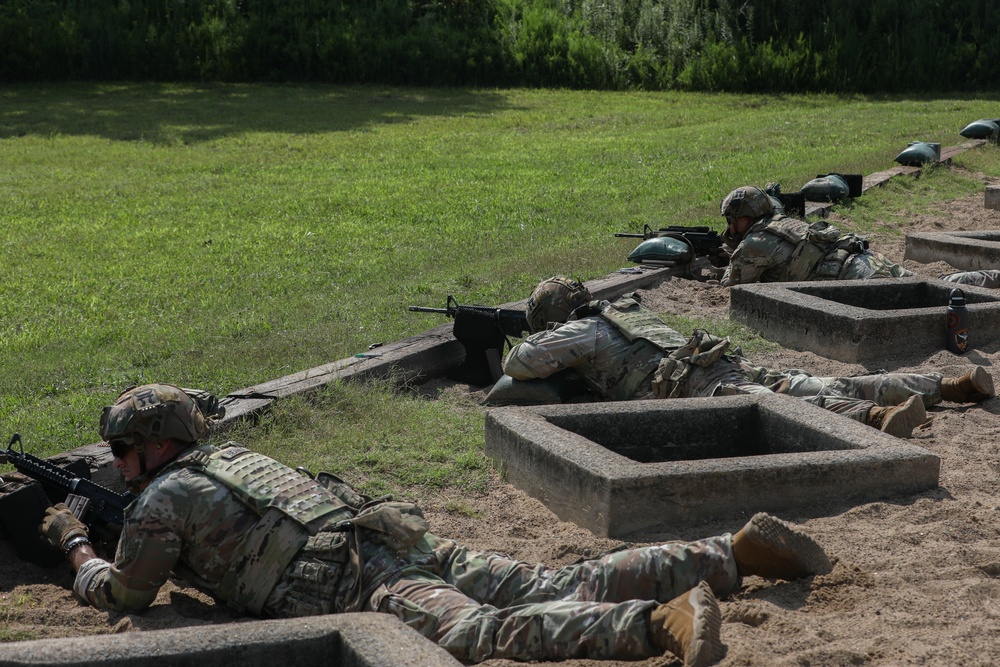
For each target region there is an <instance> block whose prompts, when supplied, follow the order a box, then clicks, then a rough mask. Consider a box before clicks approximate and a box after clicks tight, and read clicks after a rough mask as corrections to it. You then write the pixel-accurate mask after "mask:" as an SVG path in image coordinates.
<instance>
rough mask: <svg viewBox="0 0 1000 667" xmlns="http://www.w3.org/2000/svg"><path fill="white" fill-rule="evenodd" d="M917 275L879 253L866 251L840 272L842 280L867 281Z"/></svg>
mask: <svg viewBox="0 0 1000 667" xmlns="http://www.w3.org/2000/svg"><path fill="white" fill-rule="evenodd" d="M913 275H916V274H915V273H913V271H910V270H908V269H904V268H903V267H902V266H900V265H899V264H896V263H895V262H893V261H891V260H890V259H889V258H888V257H886V256H885V255H883V254H882V253H879V252H874V251H871V250H866V251H865V252H862V253H859V254H857V255H851V257H850V258H849V259H848V260H847V262H846V263H845V264H844V268H843V269H842V270H841V272H840V280H865V279H867V278H905V277H907V276H913Z"/></svg>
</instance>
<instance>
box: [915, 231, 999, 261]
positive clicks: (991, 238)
mask: <svg viewBox="0 0 1000 667" xmlns="http://www.w3.org/2000/svg"><path fill="white" fill-rule="evenodd" d="M904 256H905V257H906V259H909V260H913V261H914V262H921V263H922V264H930V263H932V262H947V263H948V264H950V265H952V266H954V267H955V268H956V269H959V270H962V271H978V270H980V269H1000V231H988V232H918V233H913V234H907V236H906V252H905V255H904Z"/></svg>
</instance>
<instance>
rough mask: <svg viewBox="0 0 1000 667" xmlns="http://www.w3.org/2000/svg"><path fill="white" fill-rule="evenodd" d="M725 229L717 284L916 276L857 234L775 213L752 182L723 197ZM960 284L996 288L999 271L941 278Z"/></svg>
mask: <svg viewBox="0 0 1000 667" xmlns="http://www.w3.org/2000/svg"><path fill="white" fill-rule="evenodd" d="M721 209H722V216H723V217H724V218H725V219H726V231H725V233H724V234H723V235H722V238H723V240H724V242H725V243H726V245H728V246H729V247H731V248H735V250H733V252H732V256H731V257H730V260H729V266H728V267H727V268H726V272H725V274H724V275H723V277H722V281H721V282H722V284H723V285H726V286H729V285H739V284H743V283H774V282H795V281H800V280H866V279H870V278H903V277H906V276H912V275H915V274H914V273H913V272H912V271H908V270H907V269H904V268H903V267H902V266H900V265H899V264H896V263H894V262H892V261H890V260H889V259H888V258H887V257H886V256H885V255H883V254H881V253H878V252H875V251H874V250H871V249H870V248H869V247H868V241H867V239H865V238H864V237H862V236H858V235H857V234H844V233H843V232H841V231H840V230H839V229H837V228H836V227H834V226H833V225H830V224H827V223H826V222H823V221H818V222H813V223H808V222H805V221H803V220H798V219H796V218H789V217H785V216H784V215H782V214H780V213H777V212H776V211H775V208H774V202H773V201H772V200H771V198H770V197H768V196H767V193H765V192H764V191H763V190H761V189H760V188H757V187H753V186H744V187H741V188H736V189H735V190H733V191H732V192H730V193H729V194H728V195H726V198H725V199H723V200H722V207H721ZM940 278H941V279H942V280H947V281H949V282H954V283H958V284H962V285H979V286H981V287H1000V271H959V272H955V273H947V274H944V275H942V276H940Z"/></svg>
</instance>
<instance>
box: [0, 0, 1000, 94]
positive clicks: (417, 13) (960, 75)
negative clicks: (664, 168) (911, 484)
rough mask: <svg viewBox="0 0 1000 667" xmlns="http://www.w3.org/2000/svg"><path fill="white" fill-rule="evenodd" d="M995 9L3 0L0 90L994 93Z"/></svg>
mask: <svg viewBox="0 0 1000 667" xmlns="http://www.w3.org/2000/svg"><path fill="white" fill-rule="evenodd" d="M998 15H1000V5H997V3H995V2H993V1H992V0H831V1H829V2H824V3H811V2H802V0H2V1H0V45H2V46H0V80H3V81H7V82H14V81H67V80H68V81H87V80H103V81H109V80H154V81H312V82H330V83H385V84H403V85H430V86H532V87H533V86H546V87H566V88H591V89H605V90H625V89H646V90H702V91H734V92H748V91H760V92H779V91H780V92H807V91H815V92H820V91H824V92H904V91H905V92H913V91H936V92H950V91H956V92H958V91H962V92H975V91H984V90H994V89H995V85H996V84H995V81H996V80H997V77H996V76H995V69H996V67H997V64H998V63H1000V31H997V30H996V29H995V25H996V19H997V17H998Z"/></svg>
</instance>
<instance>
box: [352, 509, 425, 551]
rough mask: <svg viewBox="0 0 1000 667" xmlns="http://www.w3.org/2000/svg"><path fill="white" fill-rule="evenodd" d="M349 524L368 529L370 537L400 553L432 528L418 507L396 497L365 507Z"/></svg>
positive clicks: (368, 536)
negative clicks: (397, 500) (397, 499)
mask: <svg viewBox="0 0 1000 667" xmlns="http://www.w3.org/2000/svg"><path fill="white" fill-rule="evenodd" d="M345 523H346V524H350V525H352V526H354V527H355V528H362V529H364V530H366V531H368V535H367V536H366V537H367V538H368V539H371V540H374V541H376V542H381V543H382V544H385V545H386V546H388V547H389V548H391V549H392V550H393V551H397V552H401V551H406V550H407V549H409V548H410V547H412V546H413V545H414V544H416V543H417V542H418V541H419V540H420V538H421V537H423V536H424V535H425V534H426V533H427V530H428V528H429V527H430V526H428V524H427V520H426V519H424V513H423V512H422V511H421V510H420V508H419V507H418V506H416V505H415V504H413V503H404V502H396V501H392V500H387V501H381V502H379V503H378V504H377V505H374V506H372V507H368V508H366V509H363V510H361V512H360V513H359V514H358V515H357V516H356V517H354V518H353V519H351V520H349V521H347V522H345ZM342 525H343V524H342Z"/></svg>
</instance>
